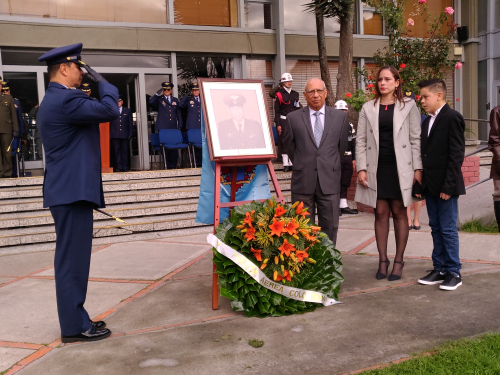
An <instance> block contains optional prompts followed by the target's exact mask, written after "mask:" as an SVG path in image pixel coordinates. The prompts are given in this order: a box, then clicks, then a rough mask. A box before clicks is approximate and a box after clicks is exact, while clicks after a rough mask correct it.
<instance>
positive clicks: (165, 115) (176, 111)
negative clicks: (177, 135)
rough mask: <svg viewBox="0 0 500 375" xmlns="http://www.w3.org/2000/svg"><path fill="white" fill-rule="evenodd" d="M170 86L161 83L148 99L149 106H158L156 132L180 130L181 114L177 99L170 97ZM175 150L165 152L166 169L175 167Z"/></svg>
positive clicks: (176, 154)
mask: <svg viewBox="0 0 500 375" xmlns="http://www.w3.org/2000/svg"><path fill="white" fill-rule="evenodd" d="M173 87H174V85H172V84H171V83H170V82H163V83H162V84H161V89H159V90H158V91H157V92H156V94H155V95H153V96H152V97H151V99H149V104H151V105H155V106H158V117H157V118H156V125H155V129H156V131H160V130H161V129H180V128H182V125H183V123H182V114H181V109H180V107H179V99H177V98H174V97H173V96H172V88H173ZM177 160H178V153H177V150H167V168H168V169H173V168H176V167H177Z"/></svg>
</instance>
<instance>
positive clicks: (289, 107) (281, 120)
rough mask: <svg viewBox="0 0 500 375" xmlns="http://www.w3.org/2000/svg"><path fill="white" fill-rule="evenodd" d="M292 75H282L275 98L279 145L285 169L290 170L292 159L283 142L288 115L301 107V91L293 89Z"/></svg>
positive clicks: (275, 120) (275, 119)
mask: <svg viewBox="0 0 500 375" xmlns="http://www.w3.org/2000/svg"><path fill="white" fill-rule="evenodd" d="M292 82H293V79H292V75H291V74H290V73H284V74H283V75H282V76H281V86H282V87H281V88H280V89H279V90H278V91H277V92H276V99H275V100H274V122H275V123H276V129H277V130H278V147H279V152H280V154H281V157H282V158H283V170H284V171H285V172H288V171H289V170H291V167H292V161H291V160H290V159H289V158H288V155H287V153H286V150H285V146H284V144H283V139H284V138H285V131H286V127H287V126H288V122H287V120H286V116H287V115H288V114H289V113H290V112H293V111H295V110H297V109H299V108H300V107H301V106H300V103H299V93H298V92H297V91H294V90H292Z"/></svg>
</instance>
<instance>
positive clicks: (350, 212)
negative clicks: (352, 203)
mask: <svg viewBox="0 0 500 375" xmlns="http://www.w3.org/2000/svg"><path fill="white" fill-rule="evenodd" d="M340 212H342V213H343V214H347V215H357V214H358V210H353V209H351V208H349V207H344V208H341V209H340Z"/></svg>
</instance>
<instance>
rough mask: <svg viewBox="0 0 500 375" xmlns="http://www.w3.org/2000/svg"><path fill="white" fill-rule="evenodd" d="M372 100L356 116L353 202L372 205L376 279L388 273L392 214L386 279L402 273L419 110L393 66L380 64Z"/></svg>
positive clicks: (416, 172)
mask: <svg viewBox="0 0 500 375" xmlns="http://www.w3.org/2000/svg"><path fill="white" fill-rule="evenodd" d="M375 92H376V94H375V99H374V100H370V101H369V102H367V103H365V104H364V105H363V108H362V109H361V113H360V114H359V122H358V136H357V143H356V159H357V160H356V170H357V172H358V187H357V189H356V196H355V198H354V199H355V200H356V201H357V202H360V203H363V204H366V205H368V206H371V207H374V208H375V237H376V240H377V249H378V252H379V261H380V263H379V268H378V272H377V274H376V277H377V279H384V278H385V277H387V271H388V269H389V263H390V262H389V259H388V258H387V240H388V236H389V216H390V214H391V213H392V217H393V222H394V234H395V237H396V256H395V258H394V265H393V268H392V272H391V275H390V276H389V281H393V280H398V279H400V278H401V275H402V273H403V266H404V262H403V254H404V251H405V248H406V243H407V242H408V235H409V230H408V222H407V216H406V207H407V206H409V205H411V203H412V202H413V200H414V198H413V197H412V194H411V192H412V187H413V183H414V182H415V181H419V182H421V179H422V171H421V169H422V160H421V156H420V113H419V111H418V108H417V106H416V104H415V101H413V100H411V99H410V98H405V97H403V93H402V90H401V79H400V76H399V73H398V71H397V69H396V68H394V67H392V66H384V67H382V68H380V70H379V71H378V72H377V75H376V85H375Z"/></svg>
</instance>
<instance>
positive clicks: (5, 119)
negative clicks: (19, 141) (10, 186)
mask: <svg viewBox="0 0 500 375" xmlns="http://www.w3.org/2000/svg"><path fill="white" fill-rule="evenodd" d="M3 83H4V82H1V83H0V87H3ZM0 100H1V103H0V177H3V178H10V177H11V176H12V152H11V145H12V143H13V141H14V138H17V137H19V124H18V121H17V111H16V105H15V103H14V99H13V98H12V96H10V94H7V93H4V91H3V90H2V96H1V98H0Z"/></svg>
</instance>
